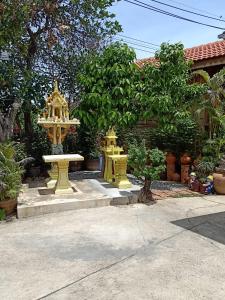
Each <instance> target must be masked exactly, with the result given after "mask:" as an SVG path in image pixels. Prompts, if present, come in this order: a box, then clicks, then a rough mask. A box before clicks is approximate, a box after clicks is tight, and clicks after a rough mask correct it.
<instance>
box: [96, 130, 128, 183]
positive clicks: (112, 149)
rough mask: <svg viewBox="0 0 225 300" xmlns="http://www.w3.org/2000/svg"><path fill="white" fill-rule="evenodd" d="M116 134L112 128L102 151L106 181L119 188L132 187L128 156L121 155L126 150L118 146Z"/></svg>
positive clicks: (108, 132) (107, 134)
mask: <svg viewBox="0 0 225 300" xmlns="http://www.w3.org/2000/svg"><path fill="white" fill-rule="evenodd" d="M116 139H117V136H116V133H115V131H114V129H113V128H110V129H109V130H108V131H107V133H106V136H105V139H104V146H103V147H102V149H101V150H102V151H103V154H104V175H103V177H104V179H105V180H106V181H107V182H109V183H112V184H113V185H115V186H116V187H118V188H121V189H126V188H130V187H131V183H130V182H129V180H128V178H127V155H125V154H121V153H122V152H123V151H124V150H123V148H122V147H119V146H117V143H116Z"/></svg>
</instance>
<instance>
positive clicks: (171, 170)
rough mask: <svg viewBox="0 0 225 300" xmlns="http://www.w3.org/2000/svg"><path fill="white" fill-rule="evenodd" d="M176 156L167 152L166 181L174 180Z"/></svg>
mask: <svg viewBox="0 0 225 300" xmlns="http://www.w3.org/2000/svg"><path fill="white" fill-rule="evenodd" d="M175 162H176V156H175V155H173V153H171V152H169V153H168V154H167V155H166V172H167V180H169V181H171V180H174V174H175Z"/></svg>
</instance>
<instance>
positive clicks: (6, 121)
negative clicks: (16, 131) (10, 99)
mask: <svg viewBox="0 0 225 300" xmlns="http://www.w3.org/2000/svg"><path fill="white" fill-rule="evenodd" d="M21 104H22V103H20V102H19V101H18V100H15V101H14V103H13V105H12V107H11V109H10V110H9V112H8V113H7V114H4V113H2V112H0V142H1V143H3V142H5V141H7V140H9V139H10V138H11V137H12V135H13V126H14V122H15V119H16V115H17V112H18V110H19V108H20V107H21Z"/></svg>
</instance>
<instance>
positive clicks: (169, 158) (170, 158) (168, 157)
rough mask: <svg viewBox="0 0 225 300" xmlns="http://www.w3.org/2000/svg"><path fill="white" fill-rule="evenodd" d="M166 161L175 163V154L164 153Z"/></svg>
mask: <svg viewBox="0 0 225 300" xmlns="http://www.w3.org/2000/svg"><path fill="white" fill-rule="evenodd" d="M166 162H167V164H175V162H176V156H175V155H174V154H173V153H171V152H168V153H167V155H166Z"/></svg>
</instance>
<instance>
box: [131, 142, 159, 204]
mask: <svg viewBox="0 0 225 300" xmlns="http://www.w3.org/2000/svg"><path fill="white" fill-rule="evenodd" d="M128 165H129V166H130V167H131V168H133V170H134V172H133V174H134V176H135V177H137V178H138V179H141V180H143V181H144V186H143V188H142V189H141V191H140V193H139V196H138V200H139V202H148V201H152V200H153V199H152V192H151V181H152V180H157V179H159V178H160V174H161V173H162V172H163V171H164V170H165V155H164V153H163V152H162V151H161V150H159V149H158V148H155V149H151V150H148V149H147V148H146V146H145V141H144V140H143V141H142V142H141V144H140V143H138V142H137V141H136V142H134V143H133V144H131V145H130V146H129V151H128Z"/></svg>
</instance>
